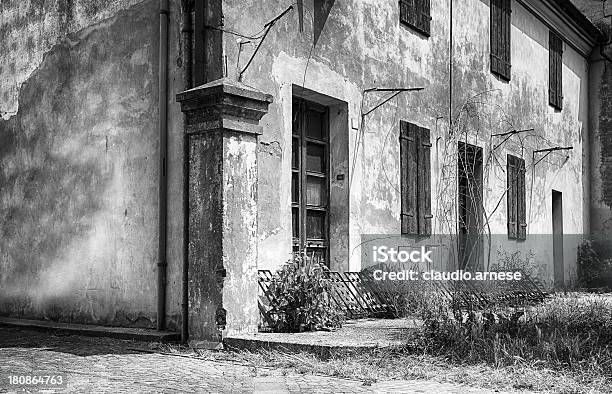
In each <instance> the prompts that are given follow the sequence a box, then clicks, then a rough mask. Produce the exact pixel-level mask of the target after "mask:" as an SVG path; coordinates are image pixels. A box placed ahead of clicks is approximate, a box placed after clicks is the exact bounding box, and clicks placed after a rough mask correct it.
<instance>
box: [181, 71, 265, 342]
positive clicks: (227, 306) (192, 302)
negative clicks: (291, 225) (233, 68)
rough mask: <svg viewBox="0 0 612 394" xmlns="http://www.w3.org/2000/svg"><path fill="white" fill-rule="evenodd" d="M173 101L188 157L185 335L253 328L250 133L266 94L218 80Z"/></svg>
mask: <svg viewBox="0 0 612 394" xmlns="http://www.w3.org/2000/svg"><path fill="white" fill-rule="evenodd" d="M177 101H178V102H180V104H181V110H182V111H183V113H184V114H185V129H184V132H185V144H186V149H185V154H186V155H187V157H188V160H187V162H186V166H185V181H186V182H188V183H187V185H186V190H187V193H188V197H189V201H188V204H187V205H188V211H187V212H185V219H186V220H188V234H187V236H188V240H189V247H188V275H189V280H188V294H189V297H188V298H189V323H188V326H189V338H190V339H191V340H194V341H200V340H202V341H213V342H218V341H220V340H221V339H222V336H224V335H230V334H234V333H255V332H256V331H257V323H258V319H259V312H258V308H257V286H258V285H257V138H258V136H259V135H260V134H261V126H259V120H260V119H261V117H262V116H263V115H265V114H266V113H267V111H268V105H269V104H270V103H271V102H272V96H270V95H268V94H264V93H262V92H260V91H257V90H255V89H253V88H250V87H247V86H245V85H242V84H241V83H239V82H235V81H230V80H228V79H220V80H216V81H213V82H210V83H207V84H205V85H202V86H199V87H197V88H194V89H191V90H188V91H185V92H182V93H179V94H178V95H177Z"/></svg>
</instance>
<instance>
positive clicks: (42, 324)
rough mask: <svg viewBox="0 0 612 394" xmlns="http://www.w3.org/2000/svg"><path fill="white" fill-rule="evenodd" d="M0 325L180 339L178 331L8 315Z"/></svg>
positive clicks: (145, 339) (158, 339)
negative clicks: (59, 321)
mask: <svg viewBox="0 0 612 394" xmlns="http://www.w3.org/2000/svg"><path fill="white" fill-rule="evenodd" d="M0 326H3V327H12V328H20V329H29V330H38V331H60V332H65V333H68V334H72V335H83V336H89V337H109V338H115V339H131V340H136V341H143V342H179V341H180V340H181V335H180V333H177V332H173V331H156V330H152V329H146V328H127V327H107V326H94V325H87V324H71V323H58V322H53V321H46V320H26V319H14V318H8V317H0Z"/></svg>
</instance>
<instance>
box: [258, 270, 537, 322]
mask: <svg viewBox="0 0 612 394" xmlns="http://www.w3.org/2000/svg"><path fill="white" fill-rule="evenodd" d="M522 274H523V278H524V279H523V280H521V281H515V282H500V283H497V282H496V283H495V284H494V285H491V283H479V282H474V281H446V282H445V281H429V282H427V286H423V287H422V288H421V290H422V291H427V292H435V293H436V294H437V295H439V296H441V297H442V298H445V299H447V300H448V301H449V302H450V303H451V305H452V306H453V307H454V308H458V309H471V310H483V309H486V308H489V307H492V306H499V307H520V306H527V305H533V304H537V303H540V302H542V301H544V299H545V298H546V297H547V296H548V295H547V293H546V292H544V291H543V290H542V288H541V285H540V284H539V283H538V282H537V281H536V280H533V279H532V278H530V277H529V276H528V275H527V274H526V273H524V272H523V273H522ZM325 279H326V280H327V281H328V282H329V285H330V286H329V297H330V301H331V303H332V305H333V306H334V307H335V308H337V309H338V310H339V311H341V312H342V313H344V315H345V316H346V317H347V318H350V319H355V318H362V317H386V318H392V317H397V316H398V314H399V312H400V311H398V308H397V305H396V303H397V299H398V296H401V295H402V292H405V290H401V289H398V288H394V287H393V286H388V285H387V283H385V282H381V281H376V280H374V279H373V276H372V275H371V274H368V273H366V272H336V271H327V272H326V273H325ZM258 280H259V311H260V314H261V317H262V323H264V325H265V326H267V327H271V326H273V324H274V323H273V322H274V316H272V314H271V310H273V309H274V307H275V306H278V305H279V300H277V299H276V297H275V295H274V294H273V292H272V291H270V286H271V284H272V282H273V281H274V274H273V273H272V272H271V271H269V270H259V275H258Z"/></svg>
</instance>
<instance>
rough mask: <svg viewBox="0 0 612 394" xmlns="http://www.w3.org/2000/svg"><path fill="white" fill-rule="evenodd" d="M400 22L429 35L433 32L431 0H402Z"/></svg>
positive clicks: (400, 3)
mask: <svg viewBox="0 0 612 394" xmlns="http://www.w3.org/2000/svg"><path fill="white" fill-rule="evenodd" d="M399 9H400V22H401V23H403V24H404V25H406V26H409V27H410V28H412V29H414V30H416V31H418V32H419V33H421V34H423V35H425V36H427V37H429V36H430V34H431V0H400V2H399Z"/></svg>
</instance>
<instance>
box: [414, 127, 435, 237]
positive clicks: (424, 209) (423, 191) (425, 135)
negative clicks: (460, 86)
mask: <svg viewBox="0 0 612 394" xmlns="http://www.w3.org/2000/svg"><path fill="white" fill-rule="evenodd" d="M418 130H419V134H418V136H419V150H418V156H419V165H418V171H417V172H418V178H417V193H418V205H417V207H418V215H419V220H418V224H419V234H420V235H430V234H431V220H432V218H433V216H432V215H431V141H430V132H429V129H425V128H423V127H419V128H418Z"/></svg>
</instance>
